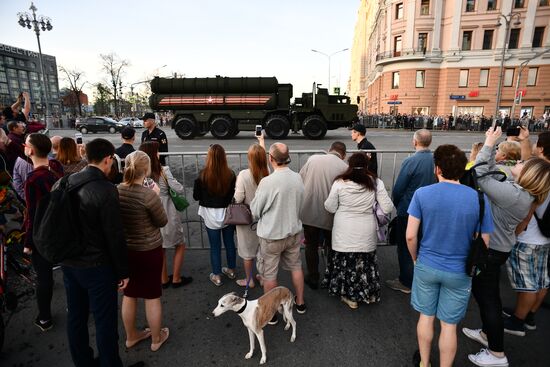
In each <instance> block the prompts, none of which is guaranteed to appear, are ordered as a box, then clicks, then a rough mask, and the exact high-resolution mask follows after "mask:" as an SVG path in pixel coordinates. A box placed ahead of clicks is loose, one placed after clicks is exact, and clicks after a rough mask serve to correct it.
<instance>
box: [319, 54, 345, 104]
mask: <svg viewBox="0 0 550 367" xmlns="http://www.w3.org/2000/svg"><path fill="white" fill-rule="evenodd" d="M347 50H349V48H344V49H342V50H340V51H336V52H333V53H331V54H330V55H329V54H326V53H324V52H321V51H318V50H314V49H312V50H311V51H312V52H315V53H318V54H321V55H323V56H325V57H326V58H327V59H328V83H327V85H328V94H331V92H330V59H331V58H332V56H334V55H336V54H338V53H340V52H344V51H347Z"/></svg>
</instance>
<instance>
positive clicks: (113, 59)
mask: <svg viewBox="0 0 550 367" xmlns="http://www.w3.org/2000/svg"><path fill="white" fill-rule="evenodd" d="M99 57H100V58H101V62H102V69H103V71H104V72H105V73H106V74H107V76H108V83H109V85H110V86H111V88H112V89H111V93H112V95H113V101H114V104H115V115H116V114H120V113H121V111H120V109H119V93H120V89H122V76H123V75H124V69H125V68H126V67H127V66H129V65H130V63H129V61H128V60H124V59H121V58H120V57H119V56H118V55H117V54H116V53H114V52H111V53H110V54H100V55H99Z"/></svg>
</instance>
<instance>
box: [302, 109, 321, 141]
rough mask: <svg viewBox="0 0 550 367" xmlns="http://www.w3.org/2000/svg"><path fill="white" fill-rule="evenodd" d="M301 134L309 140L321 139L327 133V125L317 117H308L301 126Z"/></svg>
mask: <svg viewBox="0 0 550 367" xmlns="http://www.w3.org/2000/svg"><path fill="white" fill-rule="evenodd" d="M302 133H303V134H304V135H305V137H306V138H308V139H311V140H319V139H323V138H324V137H325V135H326V133H327V123H326V122H325V120H324V119H323V118H322V117H321V116H319V115H311V116H308V117H306V119H305V120H304V123H303V124H302Z"/></svg>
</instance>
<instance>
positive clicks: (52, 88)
mask: <svg viewBox="0 0 550 367" xmlns="http://www.w3.org/2000/svg"><path fill="white" fill-rule="evenodd" d="M52 92H57V85H55V84H50V93H52Z"/></svg>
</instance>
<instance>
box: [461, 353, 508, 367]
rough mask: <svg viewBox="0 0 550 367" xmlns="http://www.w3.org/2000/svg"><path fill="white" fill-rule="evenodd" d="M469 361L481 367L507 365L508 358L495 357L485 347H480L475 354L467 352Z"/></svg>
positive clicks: (506, 366)
mask: <svg viewBox="0 0 550 367" xmlns="http://www.w3.org/2000/svg"><path fill="white" fill-rule="evenodd" d="M468 359H469V360H470V362H472V363H473V364H475V365H476V366H482V367H508V358H506V356H504V357H497V356H495V355H494V354H492V353H491V352H489V351H488V350H487V349H482V350H480V351H479V353H477V354H468Z"/></svg>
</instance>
